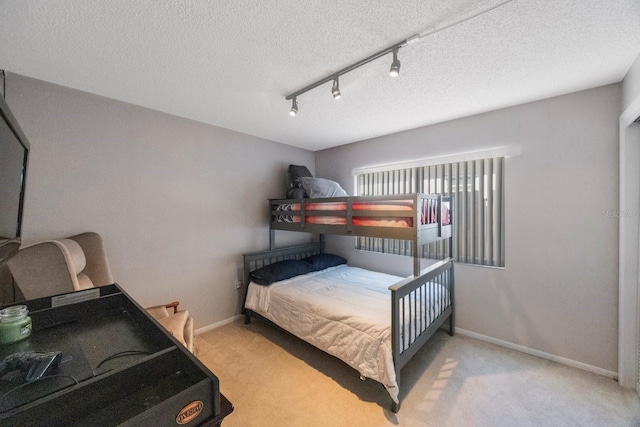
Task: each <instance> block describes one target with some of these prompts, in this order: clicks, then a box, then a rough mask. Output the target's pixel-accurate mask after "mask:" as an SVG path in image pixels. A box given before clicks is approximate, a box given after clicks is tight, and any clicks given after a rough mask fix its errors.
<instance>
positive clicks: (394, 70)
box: [389, 48, 400, 77]
mask: <svg viewBox="0 0 640 427" xmlns="http://www.w3.org/2000/svg"><path fill="white" fill-rule="evenodd" d="M398 74H400V61H399V60H398V49H397V48H396V49H393V62H392V63H391V69H390V70H389V75H390V76H391V77H398Z"/></svg>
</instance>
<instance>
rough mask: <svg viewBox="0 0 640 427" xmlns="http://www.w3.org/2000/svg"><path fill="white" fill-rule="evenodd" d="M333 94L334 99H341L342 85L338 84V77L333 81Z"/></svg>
mask: <svg viewBox="0 0 640 427" xmlns="http://www.w3.org/2000/svg"><path fill="white" fill-rule="evenodd" d="M331 94H332V95H333V99H340V97H341V96H342V95H341V94H340V83H338V78H337V77H336V78H335V79H334V80H333V87H332V88H331Z"/></svg>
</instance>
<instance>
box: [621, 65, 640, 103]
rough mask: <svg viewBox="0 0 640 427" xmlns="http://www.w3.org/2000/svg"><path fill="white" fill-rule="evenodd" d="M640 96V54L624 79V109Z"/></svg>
mask: <svg viewBox="0 0 640 427" xmlns="http://www.w3.org/2000/svg"><path fill="white" fill-rule="evenodd" d="M638 97H640V55H638V57H637V58H636V60H635V61H634V62H633V64H632V65H631V68H629V71H627V75H626V76H625V77H624V80H623V81H622V111H624V110H626V109H627V108H628V107H629V106H630V105H631V104H632V103H633V102H634V101H635V100H636V99H637V98H638Z"/></svg>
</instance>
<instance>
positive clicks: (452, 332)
mask: <svg viewBox="0 0 640 427" xmlns="http://www.w3.org/2000/svg"><path fill="white" fill-rule="evenodd" d="M455 333H456V328H455V321H454V317H453V313H451V316H449V335H451V336H454V335H455Z"/></svg>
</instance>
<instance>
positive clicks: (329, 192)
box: [298, 177, 348, 199]
mask: <svg viewBox="0 0 640 427" xmlns="http://www.w3.org/2000/svg"><path fill="white" fill-rule="evenodd" d="M298 180H299V181H300V183H301V184H302V188H304V191H306V192H307V194H308V195H309V197H311V198H312V199H313V198H317V197H346V196H348V194H347V192H346V191H344V189H343V188H342V187H340V184H338V183H337V182H335V181H331V180H329V179H324V178H311V177H300V178H298Z"/></svg>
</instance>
